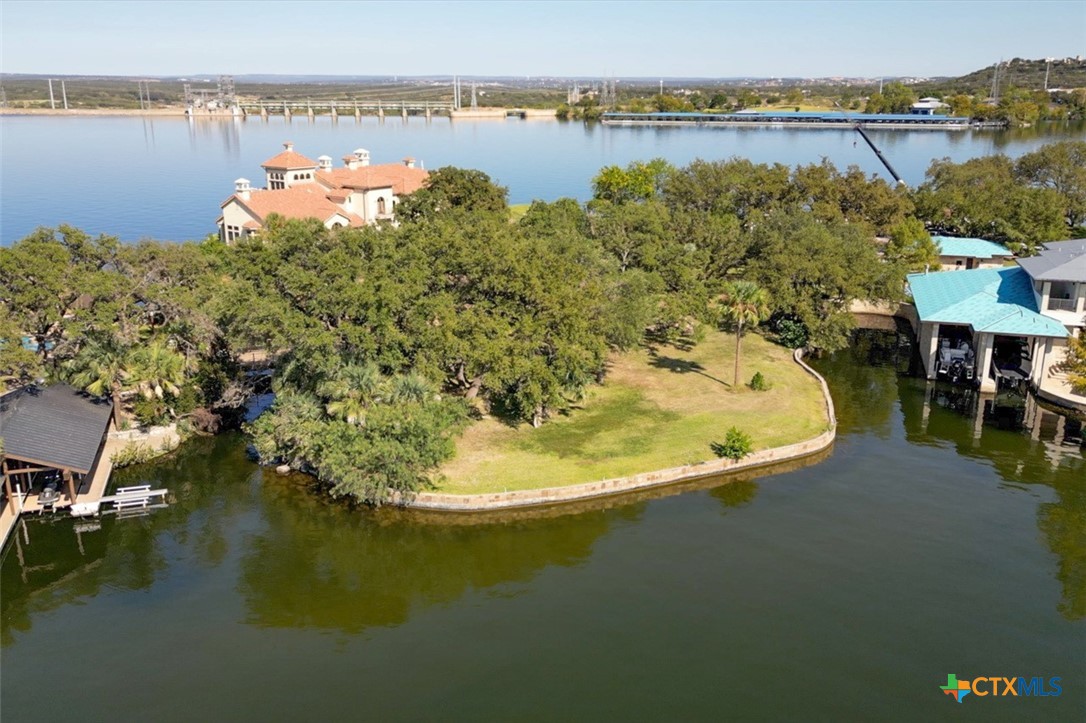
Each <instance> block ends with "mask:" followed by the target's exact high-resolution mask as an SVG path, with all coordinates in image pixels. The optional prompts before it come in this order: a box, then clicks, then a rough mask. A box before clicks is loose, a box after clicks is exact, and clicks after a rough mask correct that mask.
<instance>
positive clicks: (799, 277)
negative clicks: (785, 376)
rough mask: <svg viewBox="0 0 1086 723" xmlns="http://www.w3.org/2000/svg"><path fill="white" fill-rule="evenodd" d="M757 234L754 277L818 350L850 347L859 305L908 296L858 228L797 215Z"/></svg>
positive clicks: (772, 220)
mask: <svg viewBox="0 0 1086 723" xmlns="http://www.w3.org/2000/svg"><path fill="white" fill-rule="evenodd" d="M752 235H753V239H752V244H753V246H752V258H751V261H750V264H749V265H748V268H747V272H746V273H747V274H748V277H749V278H750V279H751V280H753V281H755V282H756V283H758V284H759V285H760V286H761V287H762V288H764V289H766V290H767V291H768V293H769V298H770V300H771V306H772V307H773V311H775V312H778V313H779V314H781V315H782V316H783V317H788V318H791V319H794V320H796V321H799V322H801V323H802V324H803V325H804V326H805V327H806V328H807V331H808V343H809V344H810V346H812V347H813V348H816V349H822V350H825V351H834V350H836V349H840V348H842V347H843V346H845V345H846V344H847V343H848V334H849V332H850V331H851V329H852V326H853V324H854V320H853V318H852V315H851V314H850V313H849V306H850V305H851V303H852V302H853V301H854V300H856V299H865V300H872V301H874V300H893V299H897V298H900V297H901V295H902V293H903V290H902V288H901V280H900V277H899V275H898V272H897V269H896V268H895V267H894V266H892V265H891V264H886V263H883V262H882V260H881V259H879V256H878V253H877V250H876V247H875V243H874V241H873V240H872V238H871V236H870V235H869V234H868V233H867V232H866V231H865V230H864V229H863V228H862V227H858V226H857V225H856V224H844V223H820V222H818V221H817V220H816V219H814V218H812V217H811V216H810V215H809V214H805V213H802V212H796V211H792V212H789V213H782V214H777V215H775V216H773V217H772V218H770V219H768V220H767V221H766V222H765V223H762V224H760V225H759V226H758V227H757V228H756V229H755V230H754V232H753V234H752Z"/></svg>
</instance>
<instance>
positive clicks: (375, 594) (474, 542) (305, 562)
mask: <svg viewBox="0 0 1086 723" xmlns="http://www.w3.org/2000/svg"><path fill="white" fill-rule="evenodd" d="M263 496H264V497H265V498H266V499H269V500H271V501H270V503H269V504H266V505H265V506H264V510H265V514H264V516H263V521H262V522H263V524H262V525H261V529H260V530H259V531H257V532H255V533H254V534H252V535H251V536H250V537H249V538H248V539H247V540H246V551H245V553H244V554H243V558H242V561H241V575H240V579H239V582H238V591H239V593H240V594H241V596H242V597H243V598H244V600H245V603H246V609H247V611H248V614H247V617H246V622H248V623H251V624H255V625H260V626H270V627H287V628H299V627H302V628H304V627H314V628H321V629H330V630H339V631H342V632H345V633H358V632H362V631H363V630H365V629H366V628H368V627H371V626H374V625H379V626H383V625H398V624H401V623H403V622H405V621H406V620H407V619H408V617H409V615H410V613H411V611H412V609H413V608H416V607H418V606H428V605H438V604H443V603H448V602H450V601H453V600H456V599H458V598H460V597H461V596H462V595H463V594H464V593H465V592H466V591H467V590H486V589H488V588H492V587H495V586H498V585H506V584H508V583H520V582H527V581H528V580H530V579H531V578H532V577H533V576H534V575H536V574H538V573H539V572H540V571H541V570H543V569H545V568H547V567H550V566H554V565H558V566H563V567H569V566H574V565H578V564H580V563H581V562H582V561H583V560H585V559H586V558H587V557H588V556H589V555H590V554H591V551H592V547H593V545H594V544H595V543H596V541H597V540H598V539H599V538H600V537H602V536H604V535H606V534H607V531H608V529H609V528H610V527H611V526H612V525H613V524H615V523H616V522H621V521H633V520H636V519H637V518H638V517H639V515H640V513H641V508H640V507H639V506H636V505H635V506H628V507H625V508H622V509H620V510H617V511H611V512H604V513H595V514H592V513H589V514H586V515H583V516H580V517H576V518H573V517H564V518H560V519H558V520H542V521H539V520H536V521H532V520H529V521H525V522H514V523H509V524H492V525H480V526H465V525H421V526H420V525H411V524H404V523H403V522H402V521H388V523H387V524H385V521H384V520H382V515H381V514H380V513H377V514H365V513H363V514H360V513H359V512H357V511H352V510H348V509H344V508H331V507H329V506H328V505H327V503H326V502H324V501H323V500H322V499H319V498H316V497H314V496H313V495H310V494H308V492H307V491H306V490H304V489H299V487H297V486H295V485H290V484H289V483H284V482H280V481H274V482H272V483H270V484H266V485H265V487H264V491H263Z"/></svg>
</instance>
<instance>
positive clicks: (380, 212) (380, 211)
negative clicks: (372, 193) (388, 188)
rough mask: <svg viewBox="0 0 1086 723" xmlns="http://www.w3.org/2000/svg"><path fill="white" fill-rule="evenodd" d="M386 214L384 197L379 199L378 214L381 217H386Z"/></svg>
mask: <svg viewBox="0 0 1086 723" xmlns="http://www.w3.org/2000/svg"><path fill="white" fill-rule="evenodd" d="M385 213H386V211H385V199H384V198H383V197H379V198H378V199H377V214H378V215H379V216H384V215H385Z"/></svg>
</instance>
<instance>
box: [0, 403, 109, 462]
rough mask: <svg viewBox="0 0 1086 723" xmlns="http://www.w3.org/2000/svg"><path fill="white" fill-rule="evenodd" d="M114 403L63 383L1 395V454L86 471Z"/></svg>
mask: <svg viewBox="0 0 1086 723" xmlns="http://www.w3.org/2000/svg"><path fill="white" fill-rule="evenodd" d="M112 413H113V405H112V404H110V403H109V402H108V401H100V400H96V399H93V398H91V397H88V396H86V395H85V394H83V393H82V392H79V391H77V390H75V389H73V388H72V387H69V386H68V385H67V384H57V385H54V386H51V387H44V388H43V387H36V386H28V387H23V388H22V389H17V390H15V391H13V392H9V393H8V394H5V395H4V396H2V397H0V438H3V440H4V454H5V455H6V456H8V457H13V458H15V459H20V460H23V461H25V462H37V463H41V464H44V465H46V466H48V467H55V468H57V469H66V470H70V471H72V472H77V473H79V474H88V473H89V472H90V471H91V470H92V469H93V468H94V464H95V461H96V460H97V458H98V450H99V448H100V447H101V446H102V439H103V437H105V435H106V431H107V430H108V428H109V419H110V415H111V414H112Z"/></svg>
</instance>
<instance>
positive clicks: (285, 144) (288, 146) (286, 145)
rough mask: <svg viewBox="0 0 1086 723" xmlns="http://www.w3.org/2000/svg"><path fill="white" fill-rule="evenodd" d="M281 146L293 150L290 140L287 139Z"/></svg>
mask: <svg viewBox="0 0 1086 723" xmlns="http://www.w3.org/2000/svg"><path fill="white" fill-rule="evenodd" d="M283 148H285V149H287V150H288V151H293V150H294V144H293V143H292V142H291V141H287V142H286V143H284V144H283Z"/></svg>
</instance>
